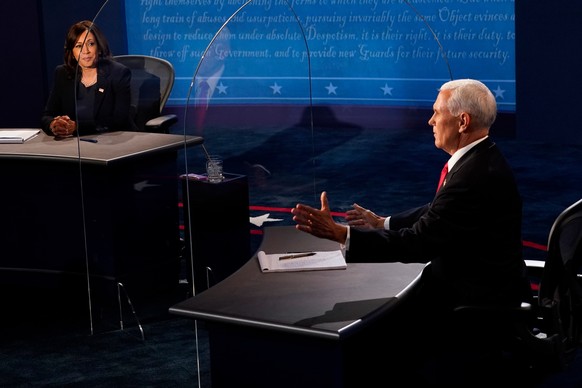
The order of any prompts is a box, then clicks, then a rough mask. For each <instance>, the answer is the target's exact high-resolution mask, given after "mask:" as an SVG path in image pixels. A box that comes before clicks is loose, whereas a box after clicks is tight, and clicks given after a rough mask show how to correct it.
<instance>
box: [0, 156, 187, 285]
mask: <svg viewBox="0 0 582 388" xmlns="http://www.w3.org/2000/svg"><path fill="white" fill-rule="evenodd" d="M176 158H177V151H176V150H173V151H168V150H166V151H164V152H159V153H158V152H155V153H151V154H142V155H141V157H140V158H128V159H125V160H121V161H118V163H115V164H94V163H82V164H81V163H79V160H74V159H73V160H66V159H62V158H43V157H38V158H36V157H28V158H21V159H18V160H14V159H13V158H11V157H0V182H2V186H3V189H2V190H0V201H1V202H0V203H2V204H3V207H4V209H3V210H4V211H3V214H4V217H3V219H2V221H0V246H1V247H2V256H1V258H0V280H1V281H2V282H17V283H18V282H27V281H34V282H37V281H38V279H39V277H38V276H30V274H31V273H35V274H36V275H38V274H44V275H46V276H45V277H43V280H46V281H47V283H49V284H53V283H54V282H57V283H58V282H60V281H61V280H62V279H63V276H65V277H66V276H68V275H71V276H73V277H77V278H84V275H86V270H87V262H88V263H89V272H90V274H91V275H92V276H94V277H99V278H103V279H109V280H113V279H115V280H117V281H122V282H127V283H128V284H131V286H134V285H135V287H136V288H137V287H140V288H144V289H145V288H155V286H156V285H162V283H169V282H177V280H178V274H179V273H178V271H179V261H178V254H179V245H180V241H179V208H178V193H179V186H178V183H179V182H178V174H177V166H176V163H177V162H176ZM81 182H82V183H81ZM86 259H88V261H87V260H86ZM57 285H58V284H57ZM164 285H165V284H164Z"/></svg>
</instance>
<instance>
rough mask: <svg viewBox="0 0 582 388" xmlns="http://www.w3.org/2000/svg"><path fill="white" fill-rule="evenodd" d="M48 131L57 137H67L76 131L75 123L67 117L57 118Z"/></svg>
mask: <svg viewBox="0 0 582 388" xmlns="http://www.w3.org/2000/svg"><path fill="white" fill-rule="evenodd" d="M50 129H51V131H52V133H53V134H54V135H55V136H57V137H68V136H72V135H73V133H75V131H76V130H77V123H76V122H74V121H73V120H71V118H70V117H69V116H57V117H55V118H54V119H53V121H52V122H51V124H50Z"/></svg>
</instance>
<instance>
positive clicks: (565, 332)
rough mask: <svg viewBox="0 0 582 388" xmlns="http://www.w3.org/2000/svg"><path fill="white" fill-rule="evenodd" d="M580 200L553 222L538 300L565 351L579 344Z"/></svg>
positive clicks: (581, 322)
mask: <svg viewBox="0 0 582 388" xmlns="http://www.w3.org/2000/svg"><path fill="white" fill-rule="evenodd" d="M581 273H582V199H581V200H579V201H577V202H576V203H574V204H572V205H571V206H569V207H568V208H566V209H565V210H564V211H563V212H562V213H561V214H560V215H559V216H558V217H557V218H556V220H555V221H554V224H553V225H552V228H551V230H550V234H549V238H548V252H547V256H546V261H545V265H544V272H543V275H542V279H541V283H540V290H539V296H538V301H539V304H540V308H541V310H542V312H543V314H544V320H548V322H551V326H552V327H553V330H554V331H556V332H558V333H557V334H560V336H561V337H562V338H563V342H564V345H565V347H566V349H574V348H576V347H577V346H578V345H579V344H580V339H581V335H580V332H581V326H582V282H581V278H580V274H581Z"/></svg>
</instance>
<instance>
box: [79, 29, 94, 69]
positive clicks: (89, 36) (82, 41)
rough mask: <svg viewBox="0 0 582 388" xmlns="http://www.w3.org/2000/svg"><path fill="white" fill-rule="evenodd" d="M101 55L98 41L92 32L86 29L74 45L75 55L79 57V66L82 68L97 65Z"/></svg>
mask: <svg viewBox="0 0 582 388" xmlns="http://www.w3.org/2000/svg"><path fill="white" fill-rule="evenodd" d="M98 56H99V48H98V47H97V41H96V40H95V36H94V35H93V33H92V32H89V31H85V32H83V33H82V34H81V35H79V38H78V39H77V42H75V46H74V47H73V57H75V59H77V62H78V63H79V66H81V67H82V68H88V67H95V66H97V59H98Z"/></svg>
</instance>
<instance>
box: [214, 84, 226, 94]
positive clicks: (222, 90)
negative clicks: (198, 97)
mask: <svg viewBox="0 0 582 388" xmlns="http://www.w3.org/2000/svg"><path fill="white" fill-rule="evenodd" d="M216 88H217V89H218V94H226V89H227V88H228V86H224V85H223V84H222V82H221V83H220V84H219V85H218V86H217V87H216Z"/></svg>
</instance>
